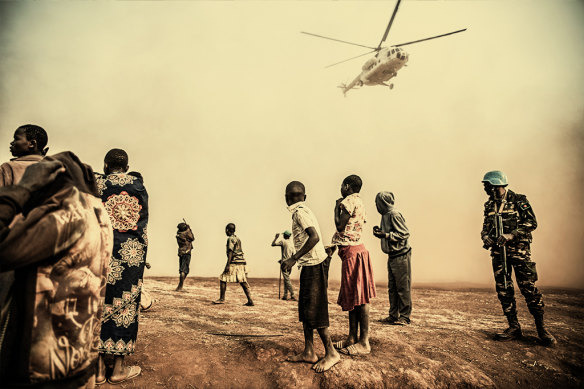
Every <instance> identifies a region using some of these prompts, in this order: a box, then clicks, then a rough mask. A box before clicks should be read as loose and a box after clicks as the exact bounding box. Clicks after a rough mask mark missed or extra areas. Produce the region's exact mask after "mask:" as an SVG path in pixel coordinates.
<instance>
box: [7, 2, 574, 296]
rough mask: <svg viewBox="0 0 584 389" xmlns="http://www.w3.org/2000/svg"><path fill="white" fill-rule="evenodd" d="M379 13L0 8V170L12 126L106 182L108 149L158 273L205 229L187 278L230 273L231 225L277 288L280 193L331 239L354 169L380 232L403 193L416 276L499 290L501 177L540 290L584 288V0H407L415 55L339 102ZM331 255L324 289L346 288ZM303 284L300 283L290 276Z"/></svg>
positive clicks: (354, 9)
mask: <svg viewBox="0 0 584 389" xmlns="http://www.w3.org/2000/svg"><path fill="white" fill-rule="evenodd" d="M392 7H393V5H392V3H385V2H359V3H352V2H275V3H268V2H156V1H154V2H115V3H114V2H91V3H88V2H81V3H77V2H64V3H60V2H57V3H54V2H49V3H39V2H3V3H0V15H2V16H1V18H2V20H1V21H2V23H0V26H1V27H0V45H1V46H0V129H1V133H0V145H4V146H2V147H1V148H0V149H1V150H0V160H2V161H5V160H8V159H9V158H10V155H9V152H8V144H9V142H10V140H11V138H12V134H13V131H14V129H15V128H16V127H17V126H18V125H20V124H24V123H35V124H39V125H41V126H43V127H44V128H45V129H47V131H48V133H49V146H50V150H51V151H50V152H51V153H56V152H59V151H63V150H72V151H74V152H75V153H77V154H78V155H79V156H80V157H81V158H82V160H84V161H85V162H87V163H89V164H91V165H92V166H93V167H94V169H95V170H97V171H101V167H102V163H103V162H102V161H103V156H104V155H105V153H106V152H107V151H108V150H109V149H111V148H113V147H121V148H124V149H125V150H127V151H128V153H129V155H130V169H132V170H138V171H140V172H142V173H143V175H144V177H145V185H146V187H147V188H148V191H149V194H150V223H149V228H148V232H149V240H150V246H149V252H148V260H149V261H150V262H151V263H152V270H150V271H148V272H147V275H175V274H177V273H178V261H177V253H176V242H175V238H174V235H175V232H176V224H177V223H178V222H179V221H180V220H181V219H182V218H183V217H184V218H186V219H187V221H188V222H189V223H190V224H191V226H192V228H193V232H194V233H195V236H196V241H195V249H194V251H193V260H192V265H191V272H192V274H193V275H198V276H213V275H219V273H220V272H221V270H222V268H223V266H224V263H225V249H224V244H225V239H226V237H225V235H224V226H225V224H227V223H228V222H234V223H235V224H236V225H237V235H238V236H239V237H240V238H241V239H242V242H243V249H244V253H245V255H246V257H247V260H248V264H249V266H248V267H249V275H250V276H251V277H277V275H278V268H277V265H276V260H277V259H278V256H279V251H278V250H277V249H275V248H272V247H270V242H271V240H272V239H273V236H274V234H275V233H276V232H279V231H283V230H285V229H289V228H290V214H289V212H288V211H287V210H286V207H285V203H284V187H285V185H286V184H287V183H288V182H289V181H291V180H300V181H302V182H304V183H305V185H306V187H307V195H308V199H307V200H308V203H309V206H310V207H311V208H312V209H313V210H314V211H315V213H316V215H317V217H318V219H319V222H320V225H321V229H322V234H323V240H324V241H325V242H327V241H329V240H330V237H331V236H332V233H333V231H334V223H333V217H332V210H333V206H334V202H335V199H337V198H338V197H339V196H340V192H339V188H340V184H341V181H342V179H343V178H344V177H345V176H347V175H349V174H358V175H360V176H361V177H362V179H363V181H364V187H363V190H362V197H363V199H364V201H365V203H366V209H367V212H368V225H367V227H366V232H367V236H366V238H365V244H366V246H367V247H368V248H369V250H370V252H371V255H372V258H373V261H374V271H375V276H376V279H377V281H379V282H385V281H386V277H387V275H386V259H385V257H384V255H383V254H382V252H381V249H380V247H379V242H378V241H377V239H375V238H374V237H373V236H372V234H370V231H371V230H372V227H373V225H375V224H377V223H379V219H380V216H379V215H378V214H377V211H376V209H375V204H374V197H375V194H376V193H377V192H378V191H381V190H391V191H393V192H394V193H395V195H396V205H397V207H398V208H399V209H400V210H401V211H402V213H403V214H404V216H405V218H406V221H407V224H408V226H409V228H410V230H411V233H412V238H411V244H412V246H413V262H412V263H413V277H414V283H424V282H457V283H470V284H481V285H492V283H493V282H492V274H491V269H490V268H491V265H490V259H489V255H488V253H487V252H486V251H484V250H483V249H482V248H481V242H480V239H479V232H480V229H481V223H482V205H483V202H484V201H485V200H486V199H485V195H484V193H483V191H482V185H481V183H480V180H481V179H482V176H483V174H484V173H485V172H486V171H488V170H494V169H501V170H504V171H505V172H506V173H507V175H508V177H509V179H510V188H511V189H512V190H514V191H516V192H519V193H523V194H526V195H527V196H528V199H529V200H530V202H531V203H532V206H533V208H534V210H535V212H536V215H537V218H538V222H539V224H540V225H539V227H538V229H537V230H536V231H535V233H534V244H533V250H532V251H533V260H534V261H536V262H537V263H538V271H539V276H540V284H542V285H554V286H565V287H583V286H584V266H582V261H583V254H582V253H583V252H584V243H583V242H584V228H583V223H582V220H583V219H584V207H583V205H582V201H581V199H582V190H583V189H584V188H582V186H583V182H584V180H583V176H584V174H583V171H582V169H583V166H584V164H583V163H582V162H583V155H584V154H583V151H584V150H583V146H584V132H583V127H584V114H583V107H584V93H583V92H582V88H581V85H584V80H583V78H584V72H583V70H584V55H583V54H584V48H583V46H582V44H581V42H582V38H583V37H584V26H583V25H582V23H581V20H582V16H584V15H583V11H584V6H583V4H582V3H581V2H551V1H549V2H540V3H537V4H533V3H521V2H519V3H512V4H511V3H502V2H496V1H493V2H491V1H486V2H474V1H473V2H466V1H456V2H449V1H441V2H423V1H420V2H416V1H411V2H406V3H404V4H403V5H402V7H401V9H400V11H399V13H398V15H397V18H396V21H395V23H394V25H393V27H392V31H391V33H390V36H389V43H391V44H396V43H401V42H406V41H411V40H414V39H419V38H423V37H427V36H432V35H437V34H440V33H444V32H449V31H453V30H456V29H459V28H464V27H468V31H466V32H464V33H462V34H456V35H455V36H451V37H448V38H441V39H437V40H434V41H429V42H425V43H421V44H418V45H411V46H406V47H404V48H405V49H406V50H407V51H408V53H409V54H410V61H409V64H408V66H407V67H406V68H404V69H402V70H401V71H400V73H399V74H398V76H397V77H396V79H395V81H394V84H395V88H394V89H393V90H391V91H390V90H389V89H388V88H383V87H365V88H362V89H361V90H356V91H350V92H349V93H348V94H347V97H346V98H343V95H342V93H341V91H340V90H339V89H337V88H336V85H338V84H340V83H341V82H347V81H350V80H351V79H353V78H354V77H355V76H356V75H357V74H358V73H359V72H360V69H361V64H362V63H363V62H365V61H366V59H367V57H363V58H362V59H358V60H355V61H353V62H348V63H346V64H343V65H339V66H336V67H332V68H330V69H324V66H325V65H327V64H330V63H333V62H336V61H339V60H342V59H344V58H349V57H351V56H355V55H358V54H360V53H362V52H363V51H360V50H361V49H360V48H356V47H351V46H345V45H342V44H339V43H335V42H330V41H325V40H318V39H316V38H311V37H307V36H305V35H301V34H299V31H309V32H314V33H317V34H323V35H327V36H333V37H337V38H339V39H345V40H349V41H355V42H362V43H364V44H367V45H376V44H377V43H378V41H379V37H380V35H381V34H382V32H383V30H384V28H385V25H386V23H387V20H388V18H389V15H390V14H391V11H392ZM339 273H340V261H339V260H338V258H335V260H334V262H333V267H332V269H331V277H332V278H336V279H338V278H339ZM293 276H297V272H296V271H294V273H293Z"/></svg>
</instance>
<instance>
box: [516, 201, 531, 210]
mask: <svg viewBox="0 0 584 389" xmlns="http://www.w3.org/2000/svg"><path fill="white" fill-rule="evenodd" d="M519 207H520V208H521V209H522V210H526V209H529V208H531V205H529V203H521V204H519Z"/></svg>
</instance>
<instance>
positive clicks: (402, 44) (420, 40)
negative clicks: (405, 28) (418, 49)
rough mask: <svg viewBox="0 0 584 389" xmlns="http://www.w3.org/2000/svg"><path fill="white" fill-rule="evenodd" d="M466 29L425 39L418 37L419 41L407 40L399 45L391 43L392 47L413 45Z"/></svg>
mask: <svg viewBox="0 0 584 389" xmlns="http://www.w3.org/2000/svg"><path fill="white" fill-rule="evenodd" d="M463 31H466V28H464V29H462V30H458V31H453V32H449V33H447V34H442V35H436V36H432V37H430V38H424V39H418V40H417V41H411V42H406V43H400V44H399V45H391V47H400V46H405V45H411V44H413V43H418V42H424V41H429V40H430V39H436V38H441V37H443V36H448V35H452V34H457V33H459V32H463Z"/></svg>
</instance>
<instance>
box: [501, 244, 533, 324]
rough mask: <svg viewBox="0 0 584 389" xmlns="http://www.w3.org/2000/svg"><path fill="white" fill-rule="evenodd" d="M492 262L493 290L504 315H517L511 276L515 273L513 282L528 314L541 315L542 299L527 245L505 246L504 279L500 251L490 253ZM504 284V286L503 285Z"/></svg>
mask: <svg viewBox="0 0 584 389" xmlns="http://www.w3.org/2000/svg"><path fill="white" fill-rule="evenodd" d="M491 257H492V260H493V273H494V275H495V288H496V289H497V297H499V301H501V305H502V307H503V313H504V314H505V315H515V314H517V304H516V303H515V288H514V287H513V279H512V278H511V275H512V273H513V271H515V280H516V281H517V286H519V290H520V291H521V294H522V295H523V297H524V298H525V302H526V303H527V307H528V309H529V312H530V313H531V314H532V315H537V314H543V307H544V304H543V297H542V295H541V293H540V292H539V290H538V289H537V287H536V286H535V281H537V270H536V269H535V262H532V261H531V251H530V248H529V244H527V243H521V242H520V243H518V244H516V245H513V246H507V276H506V277H504V270H503V269H504V267H503V255H502V250H501V249H500V248H499V247H497V248H496V249H493V250H492V251H491ZM505 282H506V284H505Z"/></svg>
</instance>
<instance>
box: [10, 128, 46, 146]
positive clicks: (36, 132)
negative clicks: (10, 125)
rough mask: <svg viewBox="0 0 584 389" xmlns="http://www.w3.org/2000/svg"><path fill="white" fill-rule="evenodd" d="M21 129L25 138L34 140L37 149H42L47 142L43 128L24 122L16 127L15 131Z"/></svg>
mask: <svg viewBox="0 0 584 389" xmlns="http://www.w3.org/2000/svg"><path fill="white" fill-rule="evenodd" d="M18 130H21V131H23V132H24V135H25V136H26V139H27V140H29V141H31V140H34V141H36V143H37V149H38V151H43V149H44V148H45V147H47V143H49V136H48V135H47V132H46V131H45V129H44V128H42V127H40V126H37V125H35V124H25V125H23V126H20V127H18V128H17V129H16V131H18Z"/></svg>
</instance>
